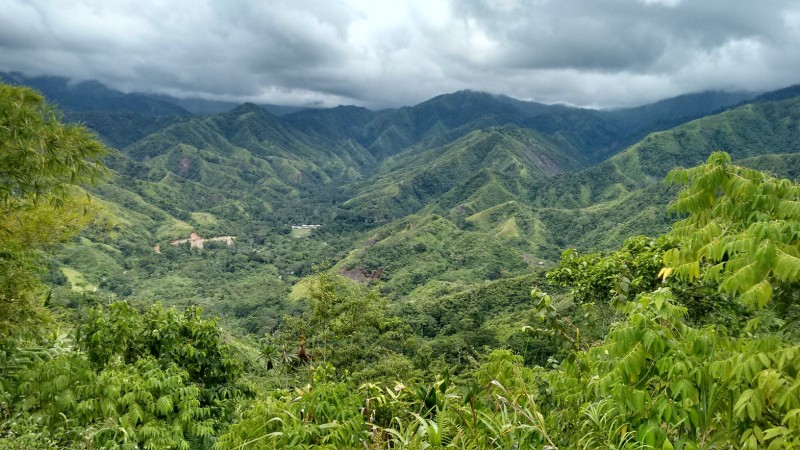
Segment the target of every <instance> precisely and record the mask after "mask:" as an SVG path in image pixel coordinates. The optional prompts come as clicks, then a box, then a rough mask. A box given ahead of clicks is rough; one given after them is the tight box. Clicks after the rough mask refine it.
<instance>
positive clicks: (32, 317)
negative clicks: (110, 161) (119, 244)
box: [0, 84, 108, 337]
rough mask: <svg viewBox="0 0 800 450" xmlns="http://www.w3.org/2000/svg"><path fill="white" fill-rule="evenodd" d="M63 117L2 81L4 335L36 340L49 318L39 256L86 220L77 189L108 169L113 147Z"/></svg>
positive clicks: (0, 319)
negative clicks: (39, 277) (39, 278)
mask: <svg viewBox="0 0 800 450" xmlns="http://www.w3.org/2000/svg"><path fill="white" fill-rule="evenodd" d="M60 119H61V116H60V114H59V113H58V112H56V111H55V110H54V109H53V108H52V107H50V106H49V105H47V104H46V103H45V102H44V100H43V98H42V96H41V95H39V94H37V93H36V92H35V91H33V90H31V89H28V88H24V87H13V86H8V85H4V84H0V337H14V336H19V335H26V336H32V335H34V334H35V333H36V332H37V331H38V330H40V326H41V325H42V324H43V323H45V322H46V321H47V318H48V314H47V312H46V310H45V309H44V308H43V307H42V302H43V300H44V297H43V292H42V289H40V287H39V284H38V282H37V278H36V273H35V272H36V270H37V269H38V267H39V264H38V263H37V261H38V260H37V252H39V251H41V250H42V249H46V248H47V247H48V246H50V245H51V244H53V243H55V242H58V241H59V240H63V239H64V238H65V237H67V236H70V235H72V234H73V233H75V232H76V231H77V230H80V229H81V228H82V227H83V226H84V225H85V224H86V223H87V221H88V217H89V216H88V215H87V214H86V209H87V206H88V205H87V197H86V196H85V195H83V194H81V191H80V189H78V186H80V185H82V184H92V183H95V182H97V181H98V180H99V179H100V178H102V176H103V175H105V174H106V172H107V171H106V168H105V166H104V165H103V163H102V158H103V157H104V156H106V155H107V154H108V150H107V149H106V148H105V147H104V146H103V145H102V144H101V143H100V142H99V141H98V140H97V139H96V138H95V136H94V135H93V134H91V133H90V132H89V131H87V130H86V129H85V128H83V127H81V126H77V125H65V124H62V123H61V121H60Z"/></svg>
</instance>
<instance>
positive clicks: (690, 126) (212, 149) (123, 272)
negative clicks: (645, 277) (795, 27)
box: [54, 83, 797, 330]
mask: <svg viewBox="0 0 800 450" xmlns="http://www.w3.org/2000/svg"><path fill="white" fill-rule="evenodd" d="M55 84H56V85H57V86H61V89H62V90H63V89H68V88H69V89H76V87H75V86H72V87H70V86H71V85H68V84H63V83H62V84H59V83H55ZM77 86H84V88H88V87H91V86H95V85H77ZM107 91H108V92H112V93H113V95H111V97H109V98H108V101H113V98H123V97H119V95H123V94H120V93H114V92H113V91H112V90H109V89H107V88H104V89H100V90H98V91H97V93H95V94H94V95H96V96H102V95H105V94H107V93H108V92H107ZM55 92H56V93H59V92H61V91H59V90H56V91H55ZM791 92H792V90H791V88H788V89H786V90H782V91H779V92H776V93H773V94H764V95H762V96H760V97H758V98H757V99H754V100H753V101H752V103H747V101H746V99H747V98H750V97H752V95H751V94H741V93H723V92H704V93H698V94H691V95H685V96H681V97H676V98H674V99H667V100H664V101H661V102H657V103H653V104H650V105H645V106H641V107H637V108H631V109H623V110H614V111H602V110H588V109H580V108H574V107H569V106H565V105H544V104H539V103H534V102H523V101H519V100H515V99H511V98H508V97H504V96H496V95H490V94H486V93H480V92H471V91H462V92H457V93H453V94H445V95H441V96H438V97H435V98H433V99H430V100H428V101H426V102H423V103H420V104H418V105H414V106H410V107H404V108H400V109H395V110H388V111H381V112H374V111H370V110H368V109H365V108H359V107H353V106H341V107H337V108H331V109H311V110H304V111H299V112H294V113H290V114H287V115H283V116H276V115H274V114H271V113H269V112H268V111H266V110H265V109H264V108H262V107H260V106H258V105H254V104H244V105H240V106H237V107H235V108H233V109H231V110H230V111H228V112H224V113H220V114H213V115H205V116H191V115H186V114H173V113H172V112H171V110H170V109H169V108H166V109H164V110H161V112H162V114H161V115H148V114H145V113H143V112H142V111H137V110H136V108H134V107H129V106H125V104H124V103H120V105H121V106H120V108H122V109H124V108H128V110H123V111H118V110H113V111H103V108H105V106H104V105H105V103H104V102H99V103H98V105H97V108H96V109H95V110H91V108H85V109H81V108H74V109H73V110H76V109H77V110H80V111H83V112H80V113H78V112H73V113H70V114H69V115H68V116H67V118H68V119H70V120H78V121H81V122H83V123H86V124H87V125H88V126H90V127H92V128H93V129H94V130H95V131H97V132H98V133H99V134H100V137H101V138H103V139H105V140H106V141H107V142H109V143H110V144H112V145H114V146H115V147H117V148H118V149H119V152H120V153H119V154H118V155H117V156H116V157H114V158H113V159H111V160H109V164H110V167H111V168H112V169H113V170H114V173H115V177H114V178H113V179H112V180H111V181H110V182H109V183H107V184H105V185H102V186H99V187H97V188H95V193H96V194H97V195H98V197H99V200H98V201H99V202H100V203H101V204H102V205H103V213H102V214H101V215H100V217H101V223H102V225H98V227H96V228H95V229H93V230H90V231H89V232H88V233H87V234H85V237H84V238H83V239H82V240H81V241H80V242H79V244H80V246H79V247H73V248H70V249H69V250H65V253H64V254H63V255H62V256H61V257H60V258H61V259H60V260H59V261H60V262H54V264H62V265H63V267H64V270H62V272H63V273H64V274H65V278H61V279H60V281H59V282H60V283H62V286H64V288H65V290H64V291H63V292H65V293H68V292H69V289H71V288H75V287H76V286H77V284H82V285H84V286H88V287H91V288H92V289H93V288H95V287H98V288H99V289H100V291H101V292H102V291H104V290H107V291H108V292H109V293H110V294H114V295H126V296H131V297H132V298H135V299H139V300H140V301H142V302H144V303H147V302H150V301H152V300H153V299H157V298H160V299H165V300H167V301H168V302H173V301H174V302H178V303H183V304H200V305H203V306H204V307H206V308H208V309H210V310H211V311H212V312H215V313H219V314H222V315H223V316H224V317H232V318H233V320H234V321H235V322H237V323H244V322H241V321H240V319H236V317H245V316H247V317H248V319H247V320H246V321H245V322H246V323H247V325H245V327H246V328H247V329H251V330H256V329H264V327H269V326H272V325H270V324H275V323H277V320H278V318H279V317H280V316H281V315H282V314H283V313H284V312H285V311H287V310H290V309H291V308H293V306H292V305H291V304H290V303H287V300H286V299H287V298H288V297H287V295H288V292H289V291H290V290H292V289H294V291H295V293H294V294H293V295H294V297H298V296H299V298H302V296H303V294H302V291H303V290H302V288H298V287H297V286H294V284H295V283H296V282H297V281H298V280H300V279H302V277H304V276H305V275H308V274H309V273H311V272H312V271H314V270H321V269H330V270H333V271H335V272H338V273H342V274H347V275H348V276H350V277H352V278H354V279H357V280H360V281H366V280H369V281H370V283H371V284H373V285H376V286H380V287H381V289H383V292H384V293H386V294H387V295H389V296H390V297H392V298H396V299H408V298H414V297H418V296H422V297H425V296H427V295H430V293H431V292H439V293H440V294H441V293H443V292H455V291H463V290H464V289H471V288H472V287H473V286H477V285H478V284H480V283H482V282H484V281H485V280H487V279H494V278H505V277H514V276H519V275H522V274H524V273H526V272H527V271H528V270H530V269H531V268H533V267H539V266H540V264H544V265H548V264H551V263H552V262H553V261H555V260H557V259H558V256H559V254H560V253H561V252H562V251H563V250H564V249H566V248H568V247H572V246H577V247H579V248H582V249H600V248H612V247H614V246H617V245H619V244H621V242H622V241H623V240H624V239H625V238H626V237H628V236H632V235H635V234H640V233H644V234H658V233H661V232H663V231H664V230H665V229H666V227H667V226H668V224H669V223H670V219H669V218H668V217H667V215H666V214H665V212H664V205H665V204H666V203H667V202H668V201H669V198H670V195H671V194H672V191H669V190H666V191H665V190H664V189H663V188H662V187H661V186H660V185H659V181H660V180H661V179H663V176H664V175H665V174H666V172H667V171H668V170H669V169H670V168H672V167H674V166H677V165H684V166H688V165H693V164H696V163H698V162H700V161H702V160H703V159H704V158H705V156H706V155H707V154H708V153H710V152H711V151H712V150H714V149H719V148H722V149H727V150H729V151H730V152H731V153H732V155H733V156H734V158H737V159H738V158H744V157H750V156H758V155H766V154H772V153H775V154H786V153H793V152H795V151H796V150H797V149H796V148H793V142H796V139H795V138H796V136H795V133H794V131H793V130H794V128H792V127H793V125H792V124H793V123H795V122H793V120H794V119H793V117H795V115H796V114H797V111H796V108H797V105H796V100H795V99H793V98H792V97H791ZM104 93H105V94H104ZM128 95H138V94H128ZM61 98H62V100H63V101H65V103H68V101H69V99H70V98H71V97H68V96H66V97H64V96H62V97H61ZM137 98H138V97H137ZM770 99H772V100H770ZM153 101H156V100H153ZM157 102H161V103H163V102H167V103H169V102H168V101H167V99H165V98H163V97H161V98H159V99H158V100H157ZM742 102H744V103H742ZM161 103H158V104H161ZM726 108H727V109H726ZM707 114H712V115H709V116H706V115H707ZM703 116H706V117H703ZM680 123H683V125H678V126H677V127H675V128H672V129H669V130H664V129H665V128H669V127H673V126H674V125H676V124H680ZM645 135H647V136H645ZM642 137H643V138H642ZM639 138H642V139H641V140H639ZM637 140H638V141H637ZM627 144H632V145H630V146H629V147H628V148H627V149H625V150H623V147H624V146H625V145H627ZM621 150H622V151H621ZM773 158H782V157H780V156H775V157H773ZM773 165H775V164H774V162H773ZM301 224H320V225H322V226H321V227H320V228H318V229H311V231H302V233H301V232H300V231H297V230H294V231H293V230H292V228H291V226H292V225H301ZM99 230H111V231H112V232H111V233H110V234H102V233H100V232H99ZM191 232H197V233H199V234H200V235H201V236H203V237H213V236H236V241H235V242H236V244H235V245H234V246H233V247H231V248H228V249H226V251H225V252H214V251H212V252H205V253H203V254H202V255H199V254H198V255H195V254H188V253H187V254H183V253H181V252H176V251H175V249H174V248H173V247H172V246H171V245H169V242H171V241H172V240H177V239H182V238H187V237H188V235H189V233H191ZM300 235H302V237H300ZM156 246H158V247H159V248H161V249H162V250H161V252H162V253H161V254H158V253H155V252H154V251H153V249H154V248H155V247H156ZM212 248H213V246H212ZM186 258H189V259H186ZM223 280H224V281H223ZM293 286H294V287H293ZM80 291H81V289H78V291H77V292H80ZM73 292H74V291H73ZM257 292H262V293H266V295H267V296H268V297H269V298H271V299H272V300H269V301H262V300H259V299H258V298H257V294H256V293H257ZM229 293H230V294H229ZM232 293H235V294H232ZM422 297H420V298H422ZM170 299H174V300H170ZM254 317H255V318H254ZM258 317H261V319H258Z"/></svg>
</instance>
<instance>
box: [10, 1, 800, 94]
mask: <svg viewBox="0 0 800 450" xmlns="http://www.w3.org/2000/svg"><path fill="white" fill-rule="evenodd" d="M797 48H800V5H798V4H797V2H795V1H792V0H785V1H779V0H763V1H760V2H752V1H748V0H741V1H732V0H703V1H699V0H580V1H579V0H573V1H566V0H558V1H557V0H452V1H447V0H409V1H406V2H397V1H386V2H383V1H382V2H374V1H370V0H347V1H330V0H302V1H301V0H294V1H292V0H274V1H269V2H265V1H260V0H240V1H226V0H203V1H200V0H198V1H194V0H174V1H170V2H161V1H144V0H121V1H114V2H107V1H103V0H74V1H71V2H61V1H51V0H0V70H7V71H8V70H17V71H22V72H26V73H29V74H52V75H63V76H70V77H73V78H77V79H98V80H100V81H103V82H105V83H107V84H109V85H111V86H113V87H116V88H119V89H122V90H137V91H152V92H160V93H167V94H171V95H177V96H200V97H205V98H212V99H225V100H239V101H244V100H250V101H261V102H270V103H284V104H310V103H315V104H326V105H336V104H339V103H355V104H361V105H365V106H369V107H385V106H399V105H403V104H413V103H416V102H418V101H421V100H424V99H426V98H429V97H431V96H433V95H437V94H440V93H444V92H451V91H454V90H459V89H465V88H469V89H475V90H485V91H489V92H496V93H504V94H508V95H511V96H515V97H518V98H523V99H532V100H539V101H545V102H565V103H571V104H575V105H581V106H595V107H615V106H625V105H633V104H641V103H645V102H648V101H653V100H657V99H660V98H664V97H668V96H672V95H677V94H681V93H686V92H693V91H699V90H704V89H743V90H761V89H771V88H777V87H781V86H785V85H788V84H792V83H796V82H798V81H800V80H798V76H797V74H798V73H800V52H798V51H797V50H796V49H797Z"/></svg>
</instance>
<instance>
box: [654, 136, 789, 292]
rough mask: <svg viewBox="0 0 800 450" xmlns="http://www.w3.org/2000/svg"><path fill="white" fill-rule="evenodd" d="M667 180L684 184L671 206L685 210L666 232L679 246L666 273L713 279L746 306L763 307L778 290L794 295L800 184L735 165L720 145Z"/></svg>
mask: <svg viewBox="0 0 800 450" xmlns="http://www.w3.org/2000/svg"><path fill="white" fill-rule="evenodd" d="M667 180H668V181H670V182H673V183H678V184H682V185H685V186H684V188H683V190H681V192H680V193H679V194H678V198H677V200H676V201H675V202H674V203H673V205H672V207H671V209H672V211H674V212H676V213H678V214H682V215H686V217H685V218H684V219H682V220H680V221H678V222H677V223H676V224H675V225H674V226H673V228H672V232H671V233H670V235H671V236H673V237H675V238H676V239H678V240H679V241H680V244H681V245H680V246H679V247H678V248H675V249H673V250H670V251H668V252H667V253H666V254H665V255H664V264H665V266H666V268H665V269H664V270H663V271H662V276H663V277H664V278H667V277H670V276H675V277H678V278H680V279H683V280H688V281H694V280H698V279H702V280H706V281H713V282H716V283H718V284H719V290H720V291H721V292H724V293H727V294H731V295H735V296H737V297H738V298H739V299H740V300H741V301H742V302H743V303H744V304H746V305H749V306H758V307H763V306H764V305H766V303H767V302H768V301H770V299H772V298H773V297H774V295H775V293H776V292H775V291H776V290H778V291H780V292H779V294H782V295H789V296H791V298H794V295H793V294H794V292H795V291H796V289H795V288H796V286H795V284H796V283H797V282H798V281H800V186H798V185H797V184H796V183H794V182H792V181H790V180H786V179H777V178H773V177H771V176H769V175H767V174H765V173H763V172H759V171H757V170H752V169H748V168H745V167H741V166H737V165H734V164H732V163H731V157H730V155H728V154H727V153H724V152H715V153H713V154H711V156H709V158H708V161H707V162H706V164H702V165H700V166H698V167H694V168H691V169H678V170H673V171H672V172H670V174H669V175H668V177H667ZM786 291H789V292H786Z"/></svg>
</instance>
